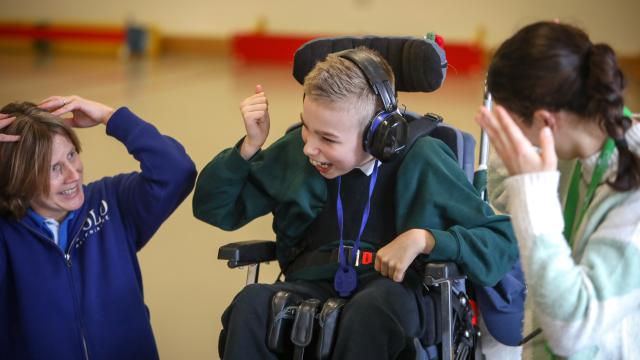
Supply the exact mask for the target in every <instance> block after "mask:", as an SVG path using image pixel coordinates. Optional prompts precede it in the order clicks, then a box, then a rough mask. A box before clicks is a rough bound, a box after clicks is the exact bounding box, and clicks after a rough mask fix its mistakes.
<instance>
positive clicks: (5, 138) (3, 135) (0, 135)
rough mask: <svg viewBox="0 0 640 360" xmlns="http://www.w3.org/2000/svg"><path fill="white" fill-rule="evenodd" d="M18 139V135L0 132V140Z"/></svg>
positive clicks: (10, 140)
mask: <svg viewBox="0 0 640 360" xmlns="http://www.w3.org/2000/svg"><path fill="white" fill-rule="evenodd" d="M18 140H20V135H7V134H0V142H15V141H18Z"/></svg>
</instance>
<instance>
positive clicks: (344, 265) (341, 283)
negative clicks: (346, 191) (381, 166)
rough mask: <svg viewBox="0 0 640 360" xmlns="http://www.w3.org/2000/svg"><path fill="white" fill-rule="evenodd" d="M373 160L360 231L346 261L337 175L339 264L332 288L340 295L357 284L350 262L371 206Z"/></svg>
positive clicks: (375, 173) (374, 176)
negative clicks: (349, 257)
mask: <svg viewBox="0 0 640 360" xmlns="http://www.w3.org/2000/svg"><path fill="white" fill-rule="evenodd" d="M374 161H375V163H374V165H373V172H372V173H371V179H370V180H369V197H368V198H367V204H366V205H365V208H364V213H363V214H362V221H361V222H360V231H359V232H358V237H357V238H356V241H355V244H354V247H353V250H352V251H351V259H349V261H347V259H346V256H345V254H344V241H343V239H342V235H343V228H344V227H343V220H344V214H343V211H342V199H341V198H340V184H341V177H338V196H337V200H336V212H337V214H338V230H339V231H340V247H339V252H338V260H339V261H340V265H339V267H338V270H337V271H336V274H335V276H334V279H333V288H334V289H335V290H336V291H337V292H338V295H340V297H348V296H350V295H351V293H352V292H353V290H355V289H356V287H357V286H358V275H357V274H356V269H355V268H354V267H353V265H351V264H353V263H355V261H354V260H355V259H354V257H355V256H357V255H356V254H357V253H358V249H359V248H360V237H361V236H362V232H363V231H364V227H365V226H366V225H367V219H368V218H369V211H370V208H371V196H372V195H373V189H374V187H375V186H376V180H377V178H378V160H374Z"/></svg>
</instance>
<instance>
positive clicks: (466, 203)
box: [193, 130, 517, 286]
mask: <svg viewBox="0 0 640 360" xmlns="http://www.w3.org/2000/svg"><path fill="white" fill-rule="evenodd" d="M303 146H304V144H303V142H302V138H301V134H300V130H295V131H292V132H290V133H288V134H286V135H285V136H283V137H282V138H280V139H279V140H277V141H276V142H275V143H273V144H272V145H271V146H269V147H268V148H267V149H265V150H263V151H260V152H259V153H257V154H256V155H255V156H254V157H253V158H252V159H250V161H246V160H244V159H243V158H242V157H241V156H240V153H239V151H238V148H237V146H236V147H232V148H228V149H226V150H224V151H222V152H221V153H220V154H218V155H217V156H216V157H215V158H214V159H213V160H212V161H211V162H209V164H207V165H206V166H205V168H204V169H203V170H202V172H201V173H200V175H199V177H198V180H197V183H196V189H195V192H194V197H193V211H194V215H195V216H196V217H197V218H198V219H200V220H203V221H205V222H207V223H209V224H211V225H214V226H217V227H219V228H221V229H224V230H235V229H238V228H240V227H242V226H244V225H245V224H247V223H249V222H250V221H251V220H253V219H255V218H257V217H260V216H263V215H266V214H269V213H271V214H273V231H274V233H275V235H276V252H277V257H278V261H279V263H280V266H281V267H282V268H285V267H286V265H287V264H289V263H290V262H291V261H292V258H293V257H294V256H295V255H296V254H297V253H298V252H299V250H300V249H302V248H304V241H305V238H304V234H305V230H306V229H307V228H308V227H309V226H310V225H311V223H312V222H313V221H314V219H315V218H316V216H318V214H319V213H320V212H321V211H322V209H323V207H324V206H334V202H335V199H327V183H326V181H327V180H325V179H324V178H323V177H322V176H321V175H320V174H319V173H318V172H317V170H316V169H315V168H314V167H313V166H312V165H311V164H310V163H309V160H308V158H307V157H306V156H305V155H304V154H303V152H302V148H303ZM395 176H396V177H397V178H396V182H395V190H394V194H393V196H394V197H395V198H394V204H395V209H394V210H395V219H393V220H394V221H393V224H392V226H395V230H396V233H397V234H401V233H402V232H404V231H407V230H409V229H413V228H421V229H426V230H429V231H430V232H431V233H432V234H433V236H434V238H435V240H436V243H435V247H434V249H433V251H432V252H431V253H430V254H428V255H422V256H420V259H419V260H420V261H451V262H455V263H457V264H459V265H460V267H461V269H462V270H463V272H464V273H465V274H467V276H468V277H469V278H470V279H471V280H472V281H475V282H476V283H478V284H480V285H485V286H490V285H494V284H495V283H496V282H498V280H500V278H502V276H503V275H504V274H505V273H506V272H507V271H509V269H511V266H512V265H513V263H514V261H515V259H516V257H517V245H516V242H515V237H514V235H513V230H512V228H511V224H510V221H509V219H508V217H506V216H503V215H495V214H494V213H493V211H492V210H491V208H490V207H489V206H488V205H487V204H486V203H484V202H483V201H482V200H481V199H480V197H479V195H478V193H477V192H476V190H475V189H474V188H473V186H472V185H471V184H470V183H469V181H468V180H467V179H466V177H465V175H464V173H463V172H462V170H461V169H460V168H459V167H458V164H457V162H456V161H455V160H454V156H453V154H452V153H451V151H450V150H449V148H448V147H447V146H446V145H445V144H444V143H442V142H441V141H439V140H437V139H434V138H431V137H423V138H420V139H418V140H417V141H416V142H415V143H414V145H413V147H411V149H410V150H408V152H407V154H406V156H405V157H404V159H403V160H402V163H401V164H400V165H399V167H398V170H397V174H396V175H395ZM346 220H350V219H346ZM353 221H360V219H354V220H353ZM337 235H338V233H337V231H336V238H335V239H328V242H330V241H336V240H338V236H337ZM325 270H326V269H325ZM334 271H335V270H334ZM332 274H333V273H332V272H330V271H328V272H325V271H322V273H318V274H317V276H315V278H318V279H319V278H329V277H332Z"/></svg>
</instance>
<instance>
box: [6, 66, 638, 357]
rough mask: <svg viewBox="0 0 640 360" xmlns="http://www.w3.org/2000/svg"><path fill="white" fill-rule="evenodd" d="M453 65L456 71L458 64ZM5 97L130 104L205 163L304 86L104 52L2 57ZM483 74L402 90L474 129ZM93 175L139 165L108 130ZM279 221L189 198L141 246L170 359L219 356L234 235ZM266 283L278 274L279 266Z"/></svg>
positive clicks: (279, 126) (87, 136)
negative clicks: (258, 106)
mask: <svg viewBox="0 0 640 360" xmlns="http://www.w3.org/2000/svg"><path fill="white" fill-rule="evenodd" d="M451 72H453V71H451ZM0 79H1V81H2V86H1V87H0V104H1V105H4V104H6V103H8V102H10V101H25V100H28V101H32V102H38V101H40V100H42V99H44V98H45V97H47V96H50V95H70V94H77V95H80V96H83V97H87V98H90V99H94V100H97V101H100V102H103V103H106V104H108V105H111V106H114V107H118V106H128V107H130V108H131V109H132V110H133V111H134V112H136V113H137V114H138V115H140V116H141V117H143V118H144V119H146V120H148V121H150V122H152V123H153V124H155V125H156V126H157V127H158V128H160V130H161V131H162V132H164V133H165V134H168V135H171V136H173V137H175V138H176V139H177V140H179V141H180V142H181V143H182V144H183V145H184V146H185V148H186V149H187V151H188V152H189V154H190V155H191V156H192V158H193V159H194V161H195V162H196V164H197V166H198V168H199V169H200V168H202V167H203V166H204V165H205V164H206V163H207V162H208V161H209V160H210V159H211V158H212V157H213V156H214V155H215V154H217V153H218V152H219V151H221V150H222V149H224V148H226V147H229V146H232V145H233V144H235V142H236V141H237V140H238V139H240V137H241V136H243V135H244V132H243V131H244V127H243V124H242V120H241V118H240V114H239V111H238V104H239V103H240V101H241V100H242V99H243V98H244V97H246V96H248V95H251V94H252V93H253V89H254V86H255V84H258V83H259V84H262V85H263V86H264V88H265V91H266V93H267V95H268V97H269V103H270V107H271V108H270V109H271V119H272V125H271V129H272V130H271V134H272V135H271V136H270V138H269V140H268V141H269V142H271V141H273V140H274V139H276V138H277V137H278V136H279V135H280V134H282V133H283V132H284V130H285V129H286V127H287V126H289V125H290V124H292V123H293V122H295V121H296V120H297V119H298V114H299V112H300V111H301V101H302V92H301V91H302V90H301V86H300V85H299V84H297V83H296V82H295V80H294V79H293V77H292V76H291V68H290V66H288V65H270V66H257V65H253V66H247V65H242V64H237V63H235V62H233V61H231V60H230V59H222V58H214V59H211V58H196V57H189V58H187V57H161V58H158V59H155V60H153V61H136V62H125V61H122V60H117V59H111V58H99V57H68V56H67V57H61V56H60V57H53V58H37V57H34V56H28V55H16V54H0ZM482 88H483V75H482V74H476V75H464V76H463V75H456V74H454V73H450V74H449V77H448V78H447V81H446V82H445V85H444V87H443V88H442V89H440V90H438V91H437V92H435V93H433V94H401V95H400V103H403V104H405V105H406V106H407V107H408V108H409V109H411V110H413V111H416V112H435V113H439V114H441V115H443V116H444V117H445V119H446V121H447V122H449V123H451V124H452V125H454V126H456V127H459V128H461V129H463V130H466V131H468V132H470V133H472V134H474V135H475V136H477V135H478V134H479V129H478V128H477V126H476V125H475V124H474V122H473V120H472V119H473V116H474V113H475V111H476V110H477V108H478V106H479V105H480V103H481V100H482ZM627 103H628V105H629V106H630V107H631V108H632V109H635V110H640V79H637V78H635V79H630V81H629V90H628V93H627ZM78 133H79V134H80V138H81V140H82V143H83V148H84V151H83V154H82V159H83V161H84V165H85V179H86V181H91V180H94V179H97V178H100V177H102V176H104V175H111V174H115V173H118V172H124V171H132V170H137V169H138V165H137V164H136V162H135V161H134V160H133V159H131V158H130V156H129V155H128V154H127V153H126V151H125V150H124V147H123V146H122V145H121V144H119V143H118V142H116V141H115V140H113V139H111V138H109V137H107V136H105V134H104V129H102V128H92V129H85V130H79V131H78ZM272 238H273V235H272V231H271V224H270V218H269V217H264V218H262V219H259V220H257V221H255V222H253V223H252V224H250V225H248V226H246V227H245V228H243V229H242V230H239V231H236V232H233V233H225V232H223V231H221V230H217V229H214V228H213V227H211V226H208V225H206V224H204V223H201V222H199V221H198V220H196V219H194V218H193V217H192V213H191V198H190V197H189V198H188V199H187V200H186V201H185V202H184V203H183V204H182V206H181V207H180V208H179V209H178V210H177V212H176V213H175V214H174V215H173V216H172V217H171V218H170V219H169V220H168V221H167V222H166V223H165V225H164V226H163V227H162V228H161V229H160V231H159V232H158V233H157V234H156V236H155V237H154V239H153V241H151V242H150V243H149V245H147V246H146V247H145V248H144V249H143V250H142V251H141V253H140V258H141V264H142V270H143V276H144V285H145V296H146V301H147V304H148V305H149V308H150V310H151V319H152V323H153V327H154V331H155V335H156V340H157V342H158V346H159V349H160V355H161V357H162V358H163V359H213V358H217V337H218V333H219V331H220V316H221V314H222V312H223V310H224V309H225V307H226V305H227V304H228V303H229V302H230V301H231V299H232V297H233V296H234V295H235V294H236V293H237V292H238V291H239V290H240V288H241V287H242V286H243V284H244V277H245V273H244V271H239V270H235V271H234V270H230V269H228V268H227V267H226V264H224V263H223V262H221V261H217V260H216V255H217V248H218V246H220V245H221V244H223V243H225V242H231V241H240V240H245V239H272ZM262 275H263V277H262V281H265V282H271V281H273V280H274V279H275V276H276V275H277V269H276V266H275V264H271V265H269V266H267V267H266V268H265V269H263V271H262Z"/></svg>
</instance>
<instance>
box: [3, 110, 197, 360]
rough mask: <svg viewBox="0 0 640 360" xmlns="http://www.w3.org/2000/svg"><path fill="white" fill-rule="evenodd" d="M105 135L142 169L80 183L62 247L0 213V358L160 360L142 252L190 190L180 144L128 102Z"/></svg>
mask: <svg viewBox="0 0 640 360" xmlns="http://www.w3.org/2000/svg"><path fill="white" fill-rule="evenodd" d="M107 134H109V135H110V136H113V137H114V138H116V139H118V140H119V141H121V142H122V143H123V144H124V145H125V146H126V147H127V150H128V151H129V153H130V154H132V155H133V156H134V157H135V158H136V159H137V160H138V161H139V162H140V165H141V169H142V172H133V173H129V174H120V175H116V176H113V177H106V178H103V179H101V180H99V181H96V182H93V183H90V184H88V185H86V186H84V187H83V190H84V195H85V201H84V204H83V205H82V207H81V208H80V209H79V210H78V211H77V213H76V216H75V217H74V218H73V219H72V220H71V221H70V224H69V248H68V250H67V252H66V253H65V252H63V251H62V249H60V248H59V247H58V246H56V244H55V243H54V242H53V239H51V237H50V235H48V234H46V232H44V231H43V230H42V229H39V228H37V227H34V226H33V225H31V224H32V222H29V221H28V220H27V219H26V217H25V218H23V219H21V220H17V221H16V220H13V219H9V218H5V217H2V218H0V359H91V360H95V359H119V360H123V359H156V358H158V352H157V349H156V344H155V340H154V337H153V332H152V330H151V324H150V317H149V311H148V309H147V307H146V305H145V303H144V298H143V288H142V277H141V273H140V265H139V264H138V259H137V256H136V253H137V252H138V251H139V250H140V249H141V248H142V247H143V246H144V245H145V244H146V243H147V241H149V239H150V238H151V237H152V235H153V234H154V233H155V232H156V230H158V228H159V227H160V225H161V224H162V222H163V221H164V220H165V219H167V217H168V216H169V215H170V214H171V213H172V212H173V211H174V210H175V209H176V207H178V205H179V204H180V203H181V202H182V201H183V200H184V198H185V197H186V196H187V195H188V194H189V193H190V192H191V189H192V188H193V184H194V181H195V176H196V170H195V166H194V164H193V162H192V161H191V159H190V158H189V156H188V155H187V154H186V152H185V150H184V148H183V147H182V146H181V145H180V144H179V143H178V142H177V141H175V140H174V139H172V138H170V137H167V136H164V135H162V134H160V133H159V132H158V130H157V129H156V128H155V127H154V126H152V125H151V124H149V123H146V122H145V121H143V120H142V119H140V118H138V117H136V116H135V115H134V114H133V113H131V112H130V111H129V110H128V109H127V108H120V109H118V110H117V111H116V112H115V113H114V114H113V116H112V117H111V119H110V120H109V122H108V124H107Z"/></svg>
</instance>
